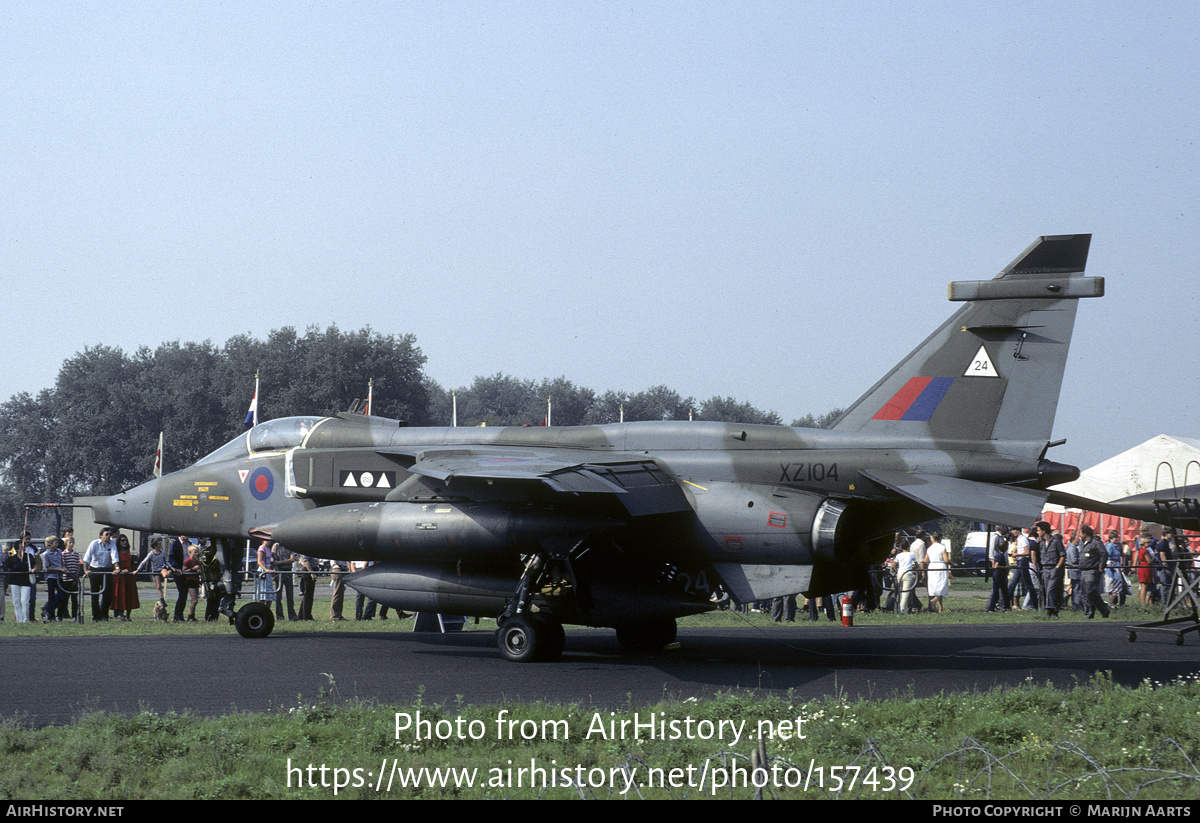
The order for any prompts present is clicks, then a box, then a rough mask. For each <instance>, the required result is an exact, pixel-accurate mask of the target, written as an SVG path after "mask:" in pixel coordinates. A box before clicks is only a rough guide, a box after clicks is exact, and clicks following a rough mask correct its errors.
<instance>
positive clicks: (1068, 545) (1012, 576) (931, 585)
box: [771, 521, 1198, 622]
mask: <svg viewBox="0 0 1200 823" xmlns="http://www.w3.org/2000/svg"><path fill="white" fill-rule="evenodd" d="M1106 537H1107V541H1104V540H1101V538H1100V536H1099V535H1097V534H1096V533H1095V530H1094V529H1093V528H1092V527H1091V526H1087V525H1082V526H1080V527H1079V528H1078V529H1077V530H1075V531H1074V532H1072V533H1071V535H1070V537H1069V538H1066V539H1064V538H1063V536H1062V534H1061V532H1059V531H1057V530H1055V529H1054V528H1053V527H1052V526H1051V525H1050V524H1049V523H1047V522H1045V521H1038V522H1037V523H1035V524H1033V526H1032V527H1030V528H1029V529H1027V530H1022V529H1017V528H1011V529H1010V528H1003V529H1000V530H998V531H994V532H991V533H990V545H989V546H988V550H987V561H986V562H987V566H988V569H987V577H989V578H990V580H991V583H992V592H991V596H990V597H989V599H988V601H987V605H986V606H985V610H986V611H988V612H1002V611H1015V610H1024V611H1031V612H1037V611H1042V612H1044V615H1045V617H1047V618H1054V617H1057V616H1058V614H1059V612H1060V610H1067V609H1069V610H1073V611H1079V612H1083V613H1084V616H1085V617H1086V618H1088V619H1092V618H1093V617H1095V615H1096V613H1099V614H1100V615H1102V616H1103V617H1108V616H1109V614H1110V612H1111V610H1112V609H1114V608H1121V607H1123V606H1125V605H1126V600H1127V598H1130V597H1131V596H1132V592H1133V587H1134V585H1135V584H1136V585H1137V597H1138V603H1139V604H1140V605H1142V606H1145V607H1150V606H1152V605H1154V604H1155V603H1158V602H1160V601H1161V600H1162V599H1163V598H1164V597H1166V596H1167V595H1168V594H1169V593H1170V592H1171V586H1172V573H1173V570H1172V565H1173V564H1175V563H1177V562H1181V561H1184V560H1191V561H1194V560H1195V559H1196V558H1197V557H1198V556H1197V555H1196V554H1195V553H1193V552H1192V551H1191V550H1190V548H1189V547H1188V545H1187V543H1186V542H1182V543H1179V544H1178V545H1177V544H1176V541H1175V537H1174V534H1173V532H1172V530H1171V529H1169V528H1164V529H1163V531H1162V536H1161V537H1158V538H1154V537H1152V536H1151V533H1150V531H1149V529H1148V528H1143V530H1142V535H1141V536H1140V537H1139V538H1138V539H1137V540H1135V541H1134V542H1133V543H1132V544H1130V543H1126V542H1124V541H1122V540H1121V539H1120V535H1119V534H1118V533H1117V532H1116V531H1109V532H1108V533H1107V535H1106ZM950 556H951V552H950V545H949V541H947V540H946V539H945V538H944V536H943V535H942V534H941V533H940V532H932V533H926V532H925V531H924V530H923V529H918V530H917V531H916V533H915V534H910V533H906V532H897V533H896V535H895V540H894V543H893V547H892V551H891V553H890V555H889V556H888V558H887V560H885V561H884V562H883V563H882V564H880V565H879V566H877V567H874V568H872V570H871V574H870V585H869V586H867V587H864V588H862V589H858V590H855V591H852V592H843V593H839V594H832V595H826V596H823V597H812V598H809V599H808V601H807V610H808V616H809V619H810V620H817V619H818V618H819V615H820V614H821V613H822V612H824V613H825V615H826V616H827V617H828V618H829V619H830V620H834V619H835V617H836V615H837V614H838V613H839V612H840V608H841V607H840V605H839V604H840V603H841V602H842V600H843V599H844V598H846V597H848V598H850V604H851V608H852V609H853V610H854V611H872V610H874V609H877V608H882V609H885V610H888V611H895V612H896V613H898V614H911V613H913V612H916V611H924V610H926V609H928V611H930V612H933V613H939V612H942V611H943V610H944V609H945V598H946V595H948V594H949V589H950V580H951V571H952V568H951V559H950ZM921 588H924V589H926V591H927V596H928V599H927V600H922V598H921V597H920V596H919V595H918V590H919V589H921ZM771 611H772V617H773V618H774V620H775V621H776V622H792V621H794V620H795V619H796V615H797V613H798V611H799V609H798V607H797V598H796V596H795V595H793V596H790V597H780V598H776V599H775V600H774V601H773V603H772V604H771Z"/></svg>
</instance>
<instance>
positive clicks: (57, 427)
mask: <svg viewBox="0 0 1200 823" xmlns="http://www.w3.org/2000/svg"><path fill="white" fill-rule="evenodd" d="M424 367H425V355H424V354H423V353H422V351H421V349H420V348H419V347H418V346H417V344H416V338H415V337H414V336H413V335H411V334H406V335H385V334H380V333H379V332H376V331H373V330H372V329H370V328H369V327H368V328H364V329H361V330H359V331H353V332H346V331H342V330H340V329H339V328H338V327H337V326H330V327H329V328H326V329H320V328H317V327H310V328H308V329H306V330H305V331H304V333H303V334H301V333H298V332H297V331H296V330H295V329H294V328H291V327H286V328H282V329H276V330H274V331H272V332H270V333H269V334H268V335H267V336H266V339H258V338H254V337H251V336H249V335H238V336H236V337H232V338H230V339H229V340H227V341H225V343H224V344H223V345H220V346H217V345H215V344H213V343H212V342H210V341H205V342H203V343H190V342H188V343H185V342H181V341H173V342H168V343H163V344H162V345H160V346H158V347H157V348H155V349H153V350H151V349H150V348H148V347H143V348H140V349H138V350H137V351H135V352H133V353H132V354H127V353H125V352H124V351H122V350H121V349H120V348H117V347H112V346H94V347H90V348H86V349H84V350H83V351H81V352H79V353H78V354H76V355H74V356H72V357H70V358H68V359H67V360H66V361H65V362H64V363H63V364H62V367H61V368H60V370H59V373H58V378H57V380H56V381H55V384H54V386H53V387H51V388H47V389H43V390H42V391H40V392H39V393H38V394H37V395H31V394H29V393H24V392H23V393H21V394H17V395H14V396H13V397H12V398H10V399H9V400H8V401H7V402H5V403H3V404H2V405H0V518H2V522H3V523H4V524H5V525H6V526H7V528H5V529H4V532H5V533H8V534H11V533H12V530H13V528H15V527H16V526H17V525H19V524H20V523H21V522H22V511H21V507H22V505H23V504H24V503H26V502H64V501H69V500H71V499H72V498H73V497H75V496H78V495H101V494H115V493H116V492H118V491H120V490H121V489H124V488H128V487H130V486H133V485H135V484H137V483H140V482H142V481H144V480H146V479H147V478H149V477H150V476H151V474H152V472H153V468H154V453H155V447H156V444H157V442H158V435H159V432H163V433H164V438H165V448H164V461H163V462H164V471H167V472H169V471H174V470H176V469H180V468H183V467H184V466H187V465H189V464H191V463H193V462H195V461H196V460H198V459H200V458H201V457H203V456H204V455H205V454H207V453H208V452H210V451H212V450H213V449H215V448H217V447H218V446H220V445H221V444H223V443H225V442H227V441H228V440H230V439H231V438H233V437H234V436H235V435H237V434H238V433H239V432H241V431H242V430H243V420H244V418H245V415H246V410H247V408H248V406H249V402H250V398H251V397H252V395H253V393H254V376H255V374H256V373H257V374H258V377H259V383H260V395H259V405H258V409H259V419H260V420H270V419H273V418H277V417H287V416H290V415H298V414H316V415H329V414H335V413H337V412H339V411H345V410H346V409H348V408H349V407H350V405H351V403H352V402H353V401H354V400H356V399H365V398H366V395H367V384H368V381H371V382H372V384H373V398H372V402H373V408H372V411H373V413H374V414H377V415H381V416H384V417H392V418H397V419H401V420H407V421H408V422H409V423H410V424H411V425H416V426H429V425H437V426H446V425H450V421H451V409H452V403H453V402H454V401H453V400H452V392H451V390H448V389H444V388H442V387H441V386H440V385H438V384H437V383H436V382H435V381H433V380H432V379H430V378H429V377H428V376H427V375H426V374H425V371H424ZM453 396H454V398H455V399H456V400H457V411H458V423H459V425H462V426H476V425H480V424H487V425H489V426H513V425H517V426H520V425H539V424H541V423H542V422H543V421H544V420H545V418H546V412H547V402H546V401H547V398H551V399H552V402H553V416H552V419H551V422H552V423H553V424H554V425H556V426H576V425H588V424H599V423H614V422H617V421H618V420H620V419H621V418H622V415H623V418H624V420H626V421H628V422H632V421H637V420H687V419H689V416H690V417H691V419H694V420H713V421H725V422H736V423H765V424H780V423H782V420H781V419H780V417H779V415H778V414H776V413H775V412H773V411H762V410H760V409H758V408H755V407H754V406H752V405H751V404H749V403H745V402H738V401H736V400H734V399H733V398H732V397H712V398H709V399H708V400H703V401H697V400H696V399H695V398H692V397H683V396H681V395H680V394H679V393H678V392H676V391H674V390H673V389H670V388H668V387H667V386H654V387H652V388H649V389H646V390H645V391H640V392H627V391H605V392H603V393H598V392H596V391H594V390H592V389H589V388H585V387H582V386H577V385H575V384H574V383H573V382H571V381H570V380H568V379H567V378H566V377H558V378H554V379H542V380H525V379H519V378H516V377H512V376H509V375H506V374H494V375H491V376H480V377H477V378H475V380H474V381H473V382H472V383H471V385H469V386H464V387H462V388H458V389H454V390H453ZM837 414H838V412H836V411H835V412H831V413H829V414H827V415H823V416H821V417H819V418H818V417H813V415H811V414H810V415H807V416H806V417H805V418H802V419H800V420H795V421H792V425H802V426H810V427H821V426H824V425H827V424H828V423H829V422H830V421H831V420H832V419H833V418H834V417H836V415H837Z"/></svg>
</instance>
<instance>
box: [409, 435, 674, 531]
mask: <svg viewBox="0 0 1200 823" xmlns="http://www.w3.org/2000/svg"><path fill="white" fill-rule="evenodd" d="M596 457H597V455H595V454H594V453H583V454H579V453H569V452H562V451H558V452H552V453H549V454H538V453H536V452H533V451H518V450H514V449H494V450H473V449H459V450H439V451H436V452H422V453H421V454H419V455H417V461H416V462H415V463H414V464H413V465H412V466H410V467H409V469H408V470H409V471H410V472H412V473H413V474H418V475H422V476H425V477H430V478H433V479H436V480H440V481H442V482H444V483H445V484H446V489H447V491H449V492H451V493H454V492H455V491H456V487H458V488H459V489H461V490H463V491H467V490H468V489H469V488H472V487H474V488H478V484H479V483H480V482H484V483H486V484H488V485H493V486H494V485H496V484H500V485H511V486H518V485H520V484H522V483H524V484H538V485H540V486H543V487H544V488H546V489H548V490H550V491H551V492H555V493H558V494H563V495H570V496H580V495H594V494H602V495H611V496H613V498H614V499H615V500H617V501H618V502H619V503H620V504H621V505H622V506H623V507H624V508H625V510H626V512H628V514H630V515H631V516H633V517H640V516H643V515H651V514H673V513H676V512H684V511H690V510H691V506H690V505H689V504H688V501H687V497H686V496H685V495H684V493H683V491H682V490H681V489H680V488H679V486H678V484H677V483H676V482H675V481H674V480H673V479H672V478H671V477H670V475H668V474H667V473H666V472H664V471H663V470H662V469H661V468H659V466H658V464H657V463H655V462H654V461H653V460H644V459H643V460H637V459H630V458H628V457H623V458H621V459H619V460H596ZM581 458H582V459H581ZM456 481H458V482H457V483H456ZM462 481H466V482H462Z"/></svg>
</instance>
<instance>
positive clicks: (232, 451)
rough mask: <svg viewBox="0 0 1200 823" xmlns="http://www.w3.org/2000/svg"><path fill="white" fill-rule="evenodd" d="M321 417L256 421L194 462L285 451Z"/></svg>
mask: <svg viewBox="0 0 1200 823" xmlns="http://www.w3.org/2000/svg"><path fill="white" fill-rule="evenodd" d="M320 420H321V418H320V417H280V418H279V419H277V420H268V421H267V422H265V423H259V424H258V425H257V426H255V427H254V428H252V429H251V430H250V431H248V432H246V433H245V434H239V435H238V436H237V437H235V438H233V439H232V440H230V441H229V442H228V443H226V444H225V445H224V446H221V447H220V448H219V449H216V450H215V451H213V452H210V453H209V454H207V455H205V456H204V457H202V458H201V459H200V460H198V461H197V462H196V465H200V464H202V463H218V462H221V461H224V460H233V459H236V458H239V457H249V456H250V455H251V454H256V453H259V452H270V451H286V450H287V449H293V448H295V447H296V446H299V445H300V444H301V443H303V442H304V438H305V437H306V436H307V435H308V433H309V432H310V431H312V428H313V426H315V425H317V423H318V422H320Z"/></svg>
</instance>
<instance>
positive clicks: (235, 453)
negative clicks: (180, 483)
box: [196, 434, 249, 466]
mask: <svg viewBox="0 0 1200 823" xmlns="http://www.w3.org/2000/svg"><path fill="white" fill-rule="evenodd" d="M248 454H249V452H248V451H246V435H244V434H239V435H238V436H237V437H235V438H233V439H232V440H230V441H229V442H228V443H226V444H225V445H224V446H221V447H220V448H218V449H215V450H213V451H211V452H209V453H208V454H206V455H204V457H201V458H200V459H199V460H197V461H196V465H197V466H199V465H200V464H201V463H218V462H220V461H222V460H230V459H232V458H234V457H245V456H247V455H248Z"/></svg>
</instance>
